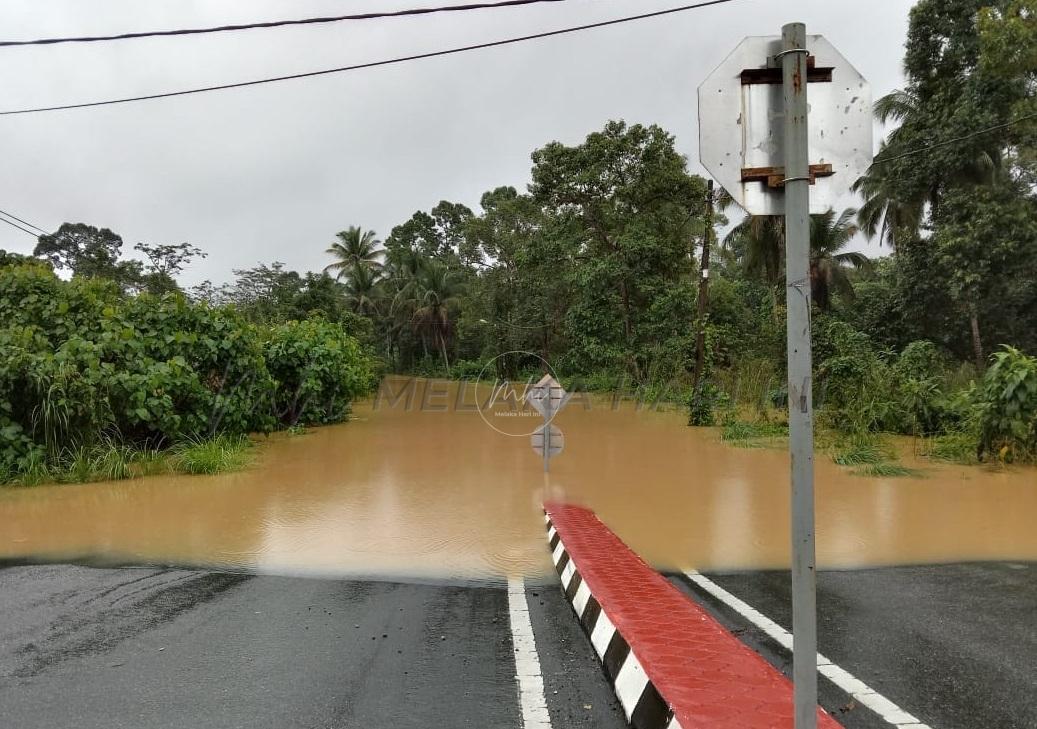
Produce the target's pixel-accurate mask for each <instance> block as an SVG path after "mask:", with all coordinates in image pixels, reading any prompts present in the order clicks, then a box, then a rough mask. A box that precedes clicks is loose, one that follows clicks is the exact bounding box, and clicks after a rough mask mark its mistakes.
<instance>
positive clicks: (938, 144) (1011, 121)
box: [872, 113, 1037, 165]
mask: <svg viewBox="0 0 1037 729" xmlns="http://www.w3.org/2000/svg"><path fill="white" fill-rule="evenodd" d="M1028 119H1037V113H1033V114H1024V115H1022V116H1019V117H1016V118H1015V119H1009V120H1008V121H1006V122H1004V123H1003V124H995V125H994V126H992V127H986V128H985V129H980V130H978V131H975V132H972V133H971V134H964V135H962V136H960V137H954V138H953V139H945V140H944V141H942V142H934V143H932V144H927V145H925V146H924V147H917V148H915V149H910V150H908V151H907V152H901V153H900V154H897V155H894V156H892V157H883V158H882V159H876V160H875V161H874V162H872V164H873V165H884V164H887V163H889V162H894V161H896V160H898V159H903V158H904V157H912V156H914V155H916V154H921V153H923V152H928V151H929V150H931V149H938V148H940V147H946V146H948V145H950V144H957V143H958V142H964V141H967V140H969V139H973V138H974V137H980V136H983V135H984V134H990V133H991V132H997V131H1000V130H1002V129H1007V128H1008V127H1010V126H1012V125H1014V124H1018V123H1019V122H1022V121H1027V120H1028Z"/></svg>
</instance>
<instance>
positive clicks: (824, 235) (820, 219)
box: [810, 208, 871, 311]
mask: <svg viewBox="0 0 1037 729" xmlns="http://www.w3.org/2000/svg"><path fill="white" fill-rule="evenodd" d="M856 214H857V211H856V210H854V209H853V208H848V209H846V210H844V211H843V212H842V213H840V215H839V217H838V218H837V217H836V216H835V211H834V210H829V211H828V212H826V213H823V214H821V215H811V216H810V292H811V297H812V299H813V301H814V303H815V304H816V305H817V307H818V308H819V309H821V311H828V309H829V308H831V301H832V292H833V291H834V292H836V293H839V294H842V295H843V296H846V297H850V298H852V297H853V284H851V283H850V279H849V277H848V276H847V275H846V269H847V267H851V268H856V269H868V268H869V267H870V265H871V261H870V260H869V259H868V257H867V256H865V255H864V254H863V253H860V252H858V251H847V250H846V247H847V246H849V245H850V243H851V241H852V240H853V237H854V236H855V235H857V230H858V229H857V226H856V225H854V224H853V223H851V222H850V221H851V220H852V219H853V217H854V216H855V215H856Z"/></svg>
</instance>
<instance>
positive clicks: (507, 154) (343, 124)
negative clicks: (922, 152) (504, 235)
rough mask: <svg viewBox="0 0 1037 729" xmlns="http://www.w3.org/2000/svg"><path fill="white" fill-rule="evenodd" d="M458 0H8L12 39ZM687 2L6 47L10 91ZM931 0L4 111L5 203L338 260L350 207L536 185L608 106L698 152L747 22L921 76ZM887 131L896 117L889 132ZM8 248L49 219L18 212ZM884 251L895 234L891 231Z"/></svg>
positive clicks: (822, 3)
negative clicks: (550, 158)
mask: <svg viewBox="0 0 1037 729" xmlns="http://www.w3.org/2000/svg"><path fill="white" fill-rule="evenodd" d="M441 4H447V0H436V1H435V2H429V0H394V1H393V2H382V1H376V0H297V1H296V2H286V1H284V0H250V1H249V2H231V1H230V0H220V1H216V0H210V1H208V2H203V1H201V0H196V1H193V2H189V1H187V0H161V1H159V0H152V1H150V2H147V3H144V2H140V0H106V1H105V2H89V3H85V2H82V0H45V1H41V0H21V1H17V2H16V1H14V0H6V2H4V3H3V4H2V6H0V28H2V31H0V35H2V36H3V38H2V39H3V40H8V39H25V38H39V37H48V36H60V35H84V34H109V33H116V32H127V31H139V30H157V29H166V28H177V27H197V26H206V25H218V24H226V23H238V22H250V21H259V20H274V19H283V18H298V17H308V16H315V15H328V14H333V15H334V14H342V13H345V12H362V11H369V10H389V9H398V8H404V7H416V6H419V5H441ZM679 4H682V3H681V1H680V0H669V2H665V1H662V0H568V1H567V2H564V3H549V4H546V5H543V6H530V7H519V8H512V9H502V10H483V11H476V12H470V13H463V14H461V13H453V14H449V15H439V16H424V17H418V18H411V19H390V20H372V21H363V22H344V23H336V24H331V25H322V26H304V27H298V28H281V29H273V30H252V31H243V32H238V33H221V34H214V35H209V36H197V37H186V38H184V37H180V38H149V39H142V40H132V41H121V42H113V43H97V44H88V45H65V46H41V47H27V48H6V49H0V89H3V93H2V94H0V108H2V109H11V108H24V107H33V106H48V105H53V104H61V103H74V102H81V101H91V100H95V99H104V98H111V97H121V96H132V95H137V94H146V93H154V92H157V91H167V90H175V89H179V88H188V87H192V86H203V85H211V84H214V83H227V82H234V81H240V80H247V79H251V78H259V77H263V76H273V75H283V74H288V73H298V72H303V71H309V70H316V69H321V68H328V67H336V66H343V65H348V64H353V63H359V62H365V61H372V60H378V59H382V58H388V57H392V56H398V55H406V54H409V53H420V52H425V51H431V50H436V49H440V48H446V47H450V46H455V45H466V44H469V43H476V42H483V41H487V40H493V39H498V38H504V37H508V36H513V35H524V34H527V33H533V32H539V31H543V30H550V29H554V28H559V27H563V26H566V25H576V24H582V23H586V22H593V21H596V20H603V19H608V18H612V17H616V16H621V15H630V14H635V13H640V12H648V11H650V10H655V9H662V8H666V7H671V6H674V5H679ZM912 4H913V2H911V0H874V1H873V2H871V3H861V2H856V1H855V2H849V0H735V1H734V2H731V3H727V4H723V5H718V6H715V7H709V8H705V9H700V10H692V11H689V12H685V13H679V14H675V15H670V16H666V17H663V18H659V19H649V20H642V21H638V22H634V23H627V24H623V25H620V26H615V27H610V28H605V29H599V30H592V31H587V32H583V33H578V34H573V35H567V36H562V37H558V38H551V39H545V40H538V41H533V42H529V43H523V44H518V45H513V46H508V47H504V48H495V49H489V50H482V51H475V52H472V53H466V54H459V55H455V56H450V57H446V58H438V59H432V60H426V61H418V62H415V63H408V64H403V65H398V66H392V67H387V68H378V69H371V70H365V71H359V72H352V73H346V74H337V75H332V76H324V77H318V78H314V79H307V80H302V81H293V82H285V83H279V84H273V85H267V86H261V87H255V88H246V89H239V90H232V91H225V92H217V93H212V94H202V95H197V96H192V97H183V98H175V99H166V100H158V101H150V102H143V103H136V104H126V105H118V106H109V107H103V108H97V109H83V110H73V111H62V112H54V113H47V114H33V115H25V116H7V117H0V149H2V150H3V155H2V160H3V162H2V169H3V173H2V177H0V209H2V210H5V211H7V212H9V213H13V214H14V215H17V216H18V217H21V218H24V219H25V220H28V221H30V222H32V223H34V224H36V225H39V226H42V227H44V228H46V229H53V228H56V227H57V226H58V225H60V224H61V223H62V222H66V221H69V222H85V223H89V224H91V225H96V226H104V227H109V228H111V229H113V230H114V231H116V232H117V233H119V234H121V235H122V237H123V239H124V241H125V246H124V251H125V252H127V253H132V247H133V245H134V244H135V243H137V242H139V241H144V242H148V243H176V242H181V241H189V242H191V243H193V244H195V245H197V246H199V247H201V248H203V249H204V250H205V251H207V252H208V253H209V258H208V259H207V260H204V261H200V262H197V263H195V264H194V266H193V267H192V268H191V269H190V270H189V271H187V272H186V273H185V274H184V276H183V277H182V282H183V283H184V284H186V285H193V284H195V283H198V282H200V281H202V280H204V279H211V280H213V281H214V282H217V283H220V282H224V281H227V280H229V279H230V278H231V269H234V268H245V267H249V266H252V265H255V264H256V263H259V262H265V263H269V262H271V261H275V260H277V261H284V262H285V263H286V264H287V265H288V266H289V267H290V268H293V269H296V270H300V271H305V270H319V269H321V268H322V267H323V266H324V265H325V264H326V263H327V260H326V257H325V255H324V249H325V248H326V247H327V246H328V244H329V243H330V242H331V241H332V240H333V237H334V234H335V232H336V231H338V230H342V229H343V228H345V227H347V226H349V225H361V226H363V227H365V228H373V229H374V230H376V231H377V232H378V234H379V236H380V237H384V236H385V235H387V234H388V232H389V230H390V229H391V228H392V227H393V226H394V225H396V224H398V223H401V222H403V221H405V220H406V219H407V218H409V217H410V215H411V214H412V213H414V212H415V211H416V210H428V209H429V208H431V207H432V206H434V205H435V204H436V203H437V202H438V201H439V200H443V199H446V200H451V201H456V202H463V203H465V204H467V205H469V206H470V207H472V208H473V209H478V201H479V197H480V195H481V194H482V192H484V191H485V190H488V189H492V188H494V187H497V186H499V185H514V186H515V187H517V188H519V189H525V186H526V184H527V183H528V182H529V168H530V159H529V156H530V153H531V152H532V150H533V149H535V148H537V147H539V146H542V145H543V144H544V143H546V142H548V141H551V140H560V141H562V142H565V143H568V144H574V143H578V142H579V141H581V140H582V139H583V138H584V137H585V136H586V135H587V134H588V133H589V132H591V131H594V130H597V129H600V128H601V127H602V125H603V124H604V123H605V121H607V120H608V119H617V118H621V119H625V120H627V121H628V122H631V123H633V122H641V123H646V124H649V123H658V124H660V125H662V126H663V127H664V128H666V129H667V130H669V131H670V132H672V133H673V134H674V135H675V136H676V139H677V146H678V148H679V150H680V151H681V152H682V153H683V154H685V155H686V156H687V157H688V160H689V168H690V169H691V171H692V172H696V173H704V171H703V170H702V168H701V167H700V165H699V163H698V128H697V112H696V89H697V87H698V85H699V84H700V83H701V82H702V80H703V78H704V77H705V76H706V75H708V74H709V73H710V71H712V70H713V68H714V67H715V66H716V65H717V64H718V63H719V62H720V61H721V60H722V59H723V58H724V57H725V56H726V55H727V54H728V53H729V52H730V51H731V50H732V49H733V48H734V46H735V45H736V44H737V43H738V42H739V41H740V40H741V38H742V37H743V36H746V35H769V34H777V33H779V32H780V29H781V25H782V24H783V23H785V22H790V21H802V22H805V23H806V24H807V32H808V33H821V34H823V35H825V36H826V37H828V39H829V40H831V41H832V43H833V44H834V45H835V46H836V47H837V48H838V49H839V50H840V51H842V53H843V54H844V55H845V56H846V57H847V58H849V59H850V60H851V61H852V62H853V63H854V65H855V66H856V67H857V69H858V70H859V71H860V72H861V73H862V74H864V76H865V77H867V78H868V79H869V81H870V82H871V84H872V89H873V94H874V97H875V98H878V97H879V96H880V95H882V94H884V93H886V92H888V91H889V90H890V89H892V88H896V87H898V86H900V85H902V75H901V59H902V57H903V44H904V37H905V34H906V31H907V13H908V10H909V8H910V7H911V5H912ZM877 143H878V138H876V144H877ZM0 227H2V228H3V229H2V230H0V248H4V249H7V250H11V251H17V252H22V253H29V252H31V250H32V247H33V245H34V244H35V241H34V239H32V238H30V237H29V236H28V235H25V234H24V233H21V232H19V231H17V230H15V229H14V228H10V227H8V226H0ZM876 252H877V251H876Z"/></svg>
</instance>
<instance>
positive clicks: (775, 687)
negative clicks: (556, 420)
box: [544, 502, 841, 729]
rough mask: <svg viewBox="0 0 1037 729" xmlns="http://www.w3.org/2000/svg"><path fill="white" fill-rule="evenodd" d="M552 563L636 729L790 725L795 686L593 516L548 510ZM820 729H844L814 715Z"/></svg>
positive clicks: (552, 506) (553, 506)
mask: <svg viewBox="0 0 1037 729" xmlns="http://www.w3.org/2000/svg"><path fill="white" fill-rule="evenodd" d="M544 513H545V519H546V522H547V539H548V544H549V545H550V548H551V559H552V561H553V562H554V565H555V569H556V571H557V572H558V575H559V577H560V578H561V580H562V589H563V590H564V591H565V596H566V598H568V600H569V603H570V604H571V605H572V607H573V610H574V611H575V612H576V616H577V617H578V618H579V620H580V623H581V625H582V626H583V629H584V631H586V633H587V635H588V636H589V637H590V641H591V644H592V645H593V646H594V651H595V652H596V653H597V655H598V658H599V659H600V660H601V662H602V666H603V668H604V670H605V675H606V676H607V677H608V679H609V681H610V682H611V683H612V686H613V688H614V689H615V691H616V695H617V696H618V697H619V701H620V703H621V704H622V705H623V710H624V711H625V712H626V716H627V719H628V720H629V721H630V724H631V725H632V726H633V727H635V728H636V729H678V728H680V727H683V729H692V728H693V727H694V728H696V729H697V728H699V727H710V729H764V728H766V729H774V728H776V727H787V728H791V727H792V725H793V704H792V683H791V682H790V681H789V680H788V679H787V678H786V677H785V676H784V675H782V673H781V672H780V671H778V670H777V669H776V668H774V667H773V666H772V665H771V664H769V663H768V662H767V661H766V660H764V659H763V658H762V657H761V656H759V655H757V654H756V653H755V652H754V651H753V650H752V649H750V648H749V647H748V646H746V645H745V644H743V643H742V642H741V641H740V640H738V638H736V637H735V636H733V635H732V634H731V633H729V632H727V630H725V629H724V628H723V626H721V625H720V623H718V622H717V621H716V620H715V619H714V618H713V617H712V616H710V615H709V614H708V613H706V612H705V611H704V610H703V609H702V608H700V607H699V606H698V605H696V604H695V603H694V602H693V601H691V600H690V599H689V598H688V597H686V596H685V595H684V594H682V593H681V592H680V591H679V590H678V589H677V588H676V587H674V586H673V585H671V584H670V583H669V582H668V581H667V580H666V579H665V578H664V577H663V576H662V575H660V574H659V573H658V572H656V571H655V570H653V569H652V568H651V567H649V566H648V565H647V564H646V563H645V562H644V560H642V559H641V558H640V557H638V556H637V555H636V554H635V553H634V552H633V551H631V550H630V548H629V547H627V546H626V545H625V544H624V543H623V542H622V541H621V540H620V539H619V537H617V536H616V535H615V534H614V533H612V531H611V530H610V529H609V528H608V527H606V526H605V525H604V524H603V523H602V522H601V521H600V520H599V519H598V518H597V517H596V516H595V515H594V513H593V512H592V511H590V510H588V509H584V508H582V507H578V506H572V505H569V504H561V503H553V502H552V503H547V504H544ZM817 725H818V727H819V728H820V729H839V727H840V726H841V725H840V724H839V723H838V722H836V721H835V719H833V718H832V717H831V716H829V715H828V714H827V713H825V712H824V710H822V709H821V708H820V707H818V711H817Z"/></svg>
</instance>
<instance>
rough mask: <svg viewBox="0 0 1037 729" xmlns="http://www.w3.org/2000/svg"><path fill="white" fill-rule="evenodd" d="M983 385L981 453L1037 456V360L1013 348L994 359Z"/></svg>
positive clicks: (1004, 457)
mask: <svg viewBox="0 0 1037 729" xmlns="http://www.w3.org/2000/svg"><path fill="white" fill-rule="evenodd" d="M993 360H994V364H993V365H991V367H990V368H989V369H988V370H987V371H986V374H985V375H984V376H983V381H982V383H981V384H980V390H979V394H978V398H979V408H980V416H979V454H980V456H983V455H985V454H991V455H995V456H997V457H998V458H1000V459H1001V460H1005V461H1012V460H1032V459H1034V458H1035V457H1037V358H1035V357H1030V356H1027V355H1025V354H1023V353H1022V352H1020V351H1019V350H1018V349H1015V348H1013V347H1008V346H1006V347H1004V348H1003V350H1002V351H1000V352H997V353H996V354H994V356H993Z"/></svg>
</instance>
